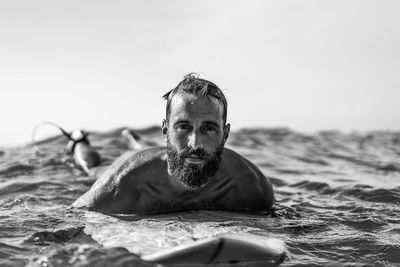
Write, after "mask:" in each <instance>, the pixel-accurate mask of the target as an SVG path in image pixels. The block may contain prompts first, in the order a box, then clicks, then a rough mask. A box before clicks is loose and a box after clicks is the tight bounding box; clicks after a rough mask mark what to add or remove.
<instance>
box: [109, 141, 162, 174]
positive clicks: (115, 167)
mask: <svg viewBox="0 0 400 267" xmlns="http://www.w3.org/2000/svg"><path fill="white" fill-rule="evenodd" d="M164 157H165V147H149V148H144V149H141V150H137V151H128V152H125V153H124V154H122V155H121V156H120V157H119V158H117V159H116V160H115V161H114V162H113V164H112V165H111V166H110V167H109V168H108V169H107V171H106V172H105V173H104V175H105V176H108V177H110V176H113V177H115V178H114V179H120V178H121V177H123V176H125V175H126V174H127V173H129V172H131V171H132V170H134V169H137V168H139V167H141V166H143V165H145V164H146V163H148V162H151V161H153V160H155V159H163V158H164Z"/></svg>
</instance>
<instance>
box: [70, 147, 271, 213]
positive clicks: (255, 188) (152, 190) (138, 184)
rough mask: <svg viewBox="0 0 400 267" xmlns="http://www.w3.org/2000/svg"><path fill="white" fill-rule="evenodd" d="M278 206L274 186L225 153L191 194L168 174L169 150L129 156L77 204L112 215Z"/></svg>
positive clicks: (156, 149) (149, 150) (250, 166)
mask: <svg viewBox="0 0 400 267" xmlns="http://www.w3.org/2000/svg"><path fill="white" fill-rule="evenodd" d="M273 204H274V193H273V189H272V185H271V182H270V180H269V179H268V178H266V177H265V176H264V175H263V174H262V172H261V171H260V170H259V169H258V168H257V167H256V166H254V165H253V164H252V163H251V162H250V161H248V160H246V159H245V158H243V157H242V156H240V155H239V154H237V153H236V152H234V151H232V150H230V149H227V148H224V153H223V157H222V162H221V165H220V167H219V170H218V171H217V172H216V174H215V176H214V179H213V180H212V181H211V182H210V183H208V184H206V185H205V186H203V187H201V188H199V189H196V190H189V189H187V188H185V187H184V186H183V185H181V184H180V183H179V182H178V181H176V179H173V177H171V176H170V175H169V174H168V171H167V155H166V149H165V148H164V147H151V148H146V149H143V150H140V151H135V152H127V153H126V154H124V155H123V156H121V157H120V158H119V159H118V160H116V162H115V163H114V164H113V165H111V167H110V168H108V170H107V171H106V172H105V173H103V174H102V175H101V177H100V178H99V179H98V180H97V181H96V182H95V184H94V185H93V186H92V188H91V189H90V190H89V191H88V192H86V193H85V194H84V195H82V196H81V197H80V198H79V199H78V200H76V201H75V202H74V203H73V206H74V207H86V208H88V209H90V210H95V211H100V212H103V213H107V214H151V213H163V212H174V211H187V210H201V209H209V210H230V211H266V210H269V209H270V208H271V207H272V206H273Z"/></svg>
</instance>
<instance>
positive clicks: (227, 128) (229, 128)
mask: <svg viewBox="0 0 400 267" xmlns="http://www.w3.org/2000/svg"><path fill="white" fill-rule="evenodd" d="M230 131H231V124H230V123H228V124H227V125H225V126H224V139H223V143H224V144H225V142H226V140H228V137H229V132H230Z"/></svg>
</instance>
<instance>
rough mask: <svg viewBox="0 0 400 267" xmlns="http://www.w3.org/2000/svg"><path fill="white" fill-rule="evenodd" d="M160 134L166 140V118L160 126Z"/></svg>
mask: <svg viewBox="0 0 400 267" xmlns="http://www.w3.org/2000/svg"><path fill="white" fill-rule="evenodd" d="M161 131H162V135H163V138H164V140H165V141H167V133H168V122H167V120H166V119H163V121H162V126H161Z"/></svg>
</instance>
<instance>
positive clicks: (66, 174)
mask: <svg viewBox="0 0 400 267" xmlns="http://www.w3.org/2000/svg"><path fill="white" fill-rule="evenodd" d="M120 133H121V129H116V130H114V131H111V132H108V133H92V134H91V136H90V138H91V141H92V144H93V145H94V146H96V147H97V148H98V149H99V152H100V153H101V155H102V157H103V158H104V159H105V162H104V164H105V165H107V164H110V163H111V162H112V161H113V160H114V159H115V158H116V157H118V156H119V155H121V154H122V153H123V152H125V151H126V150H128V149H129V147H128V144H127V143H126V142H125V141H124V139H123V138H121V135H120ZM137 134H138V135H139V136H140V137H141V142H142V143H144V144H147V145H154V144H159V145H162V144H163V140H162V138H161V135H160V129H159V128H157V127H152V128H148V129H144V130H141V131H137ZM65 143H66V141H65V139H63V138H62V137H56V138H52V139H49V140H46V141H44V142H41V144H40V146H41V153H40V155H36V154H35V151H34V149H33V146H32V145H30V144H29V145H25V146H21V147H14V148H3V149H1V152H0V266H26V265H27V266H107V265H108V266H127V265H133V264H134V265H135V266H153V265H151V264H148V263H145V262H143V261H141V260H140V258H138V256H137V255H135V254H133V253H136V254H139V255H141V254H148V253H151V252H154V251H158V250H161V249H165V248H170V247H174V246H177V245H181V244H186V243H190V242H194V241H196V240H199V239H203V238H208V237H212V236H215V235H219V234H224V233H251V234H256V235H261V236H269V237H273V238H277V239H280V240H283V241H284V242H285V243H286V245H287V246H288V248H289V252H290V256H289V258H288V259H287V260H286V261H285V262H284V263H283V264H282V266H298V265H302V266H310V265H312V266H338V265H346V266H365V265H369V266H396V265H399V264H400V241H399V240H400V218H399V216H398V214H400V205H399V204H400V186H399V185H400V133H396V132H385V131H375V132H369V133H351V134H343V133H340V132H337V131H326V132H320V133H317V134H314V135H304V134H300V133H296V132H293V131H290V130H288V129H243V130H241V131H237V132H234V133H231V136H230V140H229V142H228V144H227V146H229V147H230V148H232V149H233V150H235V151H237V152H239V153H241V154H243V155H244V156H246V157H247V158H248V159H250V160H251V161H253V162H254V163H255V164H257V166H259V167H260V169H261V170H262V171H263V172H264V173H265V175H267V176H270V177H271V180H272V182H273V184H274V188H275V194H276V199H277V205H276V206H275V210H274V211H273V212H270V213H265V214H239V213H231V212H218V211H196V212H184V213H174V214H160V215H152V216H128V217H129V218H128V217H126V218H125V219H129V220H122V219H120V218H114V217H110V216H105V215H103V214H99V213H95V212H84V211H79V210H74V209H70V208H69V205H70V204H71V203H72V202H73V201H74V200H75V199H76V198H77V197H79V196H80V195H81V194H83V193H84V192H85V191H87V190H88V188H89V187H90V186H91V184H92V183H93V182H94V181H93V179H89V178H86V177H85V176H84V174H83V173H82V172H80V171H78V170H76V169H74V168H72V167H71V161H70V159H69V158H68V157H66V156H65V154H64V152H63V151H64V146H65Z"/></svg>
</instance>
